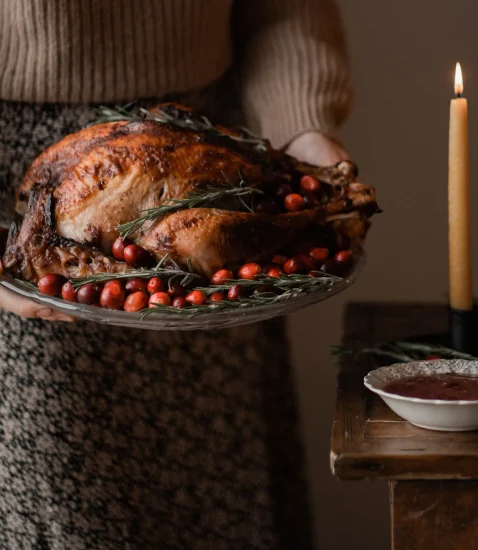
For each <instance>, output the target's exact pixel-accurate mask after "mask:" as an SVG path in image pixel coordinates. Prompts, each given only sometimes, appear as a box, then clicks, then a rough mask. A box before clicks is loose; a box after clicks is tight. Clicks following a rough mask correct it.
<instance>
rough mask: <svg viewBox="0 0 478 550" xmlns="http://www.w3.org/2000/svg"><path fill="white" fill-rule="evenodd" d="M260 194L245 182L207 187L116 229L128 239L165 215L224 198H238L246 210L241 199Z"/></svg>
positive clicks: (258, 190) (173, 200) (145, 213)
mask: <svg viewBox="0 0 478 550" xmlns="http://www.w3.org/2000/svg"><path fill="white" fill-rule="evenodd" d="M252 194H260V195H262V194H263V192H262V191H261V190H260V189H256V188H254V187H247V186H246V185H245V182H244V181H243V180H241V182H240V183H239V185H238V186H234V185H232V184H231V185H230V186H229V187H226V186H222V187H207V188H205V189H203V190H200V191H197V192H195V193H193V194H191V195H189V196H188V197H186V198H184V199H171V200H170V201H169V202H168V203H167V204H162V205H161V206H158V207H156V208H149V209H147V210H142V213H143V215H142V216H140V217H139V218H136V219H135V220H131V221H129V222H127V223H123V224H121V225H119V226H118V227H117V228H116V229H117V230H118V231H119V233H120V235H121V236H122V237H128V236H129V235H131V234H132V233H134V232H135V231H137V230H138V229H140V228H141V227H142V226H143V225H144V224H145V223H146V222H148V221H151V222H153V221H156V220H159V219H161V218H162V217H163V216H165V215H166V214H170V213H171V212H177V211H179V210H187V209H189V208H196V207H198V206H204V205H207V204H211V203H213V202H215V201H217V200H219V199H221V198H224V197H238V198H240V200H241V202H242V204H243V206H244V207H246V208H248V207H247V205H246V203H245V202H244V201H243V199H242V197H243V196H245V195H252Z"/></svg>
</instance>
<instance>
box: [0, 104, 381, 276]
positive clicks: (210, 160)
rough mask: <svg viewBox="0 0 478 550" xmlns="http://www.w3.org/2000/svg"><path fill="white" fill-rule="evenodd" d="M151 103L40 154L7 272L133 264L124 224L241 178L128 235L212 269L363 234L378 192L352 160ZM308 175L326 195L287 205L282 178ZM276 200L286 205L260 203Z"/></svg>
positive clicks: (20, 208) (76, 272)
mask: <svg viewBox="0 0 478 550" xmlns="http://www.w3.org/2000/svg"><path fill="white" fill-rule="evenodd" d="M152 112H153V115H152V116H146V115H144V113H143V116H139V117H131V119H128V120H116V121H113V122H105V123H99V124H96V125H93V126H90V127H88V128H85V129H83V130H81V131H79V132H77V133H75V134H72V135H69V136H67V137H66V138H64V139H63V140H61V141H60V142H58V143H57V144H55V145H53V146H51V147H50V148H48V149H47V150H46V151H44V152H43V153H42V154H41V155H40V156H39V157H38V158H37V159H36V160H35V161H34V162H33V164H32V166H31V167H30V169H29V170H28V172H27V174H26V176H25V179H24V181H23V183H22V185H21V186H20V188H19V190H18V194H17V202H16V212H17V215H18V216H17V217H18V219H17V221H16V222H14V223H13V224H12V226H11V228H10V232H9V237H8V242H7V247H6V251H5V254H4V256H3V263H4V266H5V268H6V270H7V271H8V272H10V273H12V274H13V275H15V276H17V277H20V278H22V279H24V280H27V281H32V282H37V281H38V279H39V278H40V277H41V276H42V275H44V274H46V273H57V274H60V275H63V276H65V277H67V278H69V279H72V278H76V277H79V276H85V275H89V274H96V273H100V272H111V273H115V272H122V271H125V270H127V269H130V268H129V267H128V266H127V264H125V263H124V262H121V261H117V260H115V259H114V257H113V256H112V254H111V248H112V244H113V242H114V241H115V239H116V238H117V237H118V235H119V230H118V227H119V226H121V225H123V224H125V223H127V222H131V221H132V220H135V219H138V218H140V217H141V216H142V214H143V212H144V211H145V210H148V209H152V208H157V207H159V206H161V205H169V204H172V201H175V200H178V199H187V198H188V197H191V196H197V194H198V193H200V192H207V191H208V190H210V189H215V190H216V189H221V188H234V187H238V186H246V187H251V188H253V189H255V190H257V193H251V195H250V196H249V195H248V196H247V197H245V198H244V199H241V200H239V199H238V198H234V197H232V198H231V197H229V198H227V197H226V198H220V199H218V200H217V201H216V202H212V203H211V204H205V205H200V206H198V207H196V208H183V209H179V210H177V211H175V212H171V213H168V214H166V215H163V216H161V217H158V218H157V219H155V220H153V221H150V222H147V223H144V224H143V225H142V226H140V227H138V228H137V230H136V231H134V232H132V233H131V234H130V235H129V236H128V238H129V239H130V240H131V241H132V242H134V243H136V244H139V245H141V246H142V247H144V248H145V249H147V250H148V251H149V252H150V254H151V257H152V258H155V259H156V260H159V259H161V258H163V257H164V256H165V255H166V254H167V255H168V257H169V258H171V259H173V260H175V261H176V262H177V263H178V264H180V265H182V266H186V265H188V266H189V267H190V268H192V269H193V270H194V271H195V272H197V273H199V274H201V275H204V276H209V275H210V274H211V273H213V272H214V271H216V270H217V269H219V268H222V267H226V268H230V269H235V268H237V267H238V266H240V265H241V264H243V263H245V262H247V261H267V260H268V259H269V258H270V257H271V255H272V254H274V253H276V252H279V251H284V250H285V249H290V250H293V249H294V247H295V246H296V245H298V244H300V243H301V242H305V241H307V240H308V239H311V238H315V239H321V238H324V239H325V238H327V239H329V240H330V238H331V236H332V238H333V239H335V242H336V244H337V243H339V244H340V240H345V241H347V246H354V245H359V244H360V242H361V241H362V239H363V238H364V236H365V233H366V230H367V228H368V225H369V222H368V220H369V218H370V216H371V215H372V214H373V213H374V212H375V211H376V210H377V204H376V197H375V191H374V189H373V188H371V187H368V186H366V185H363V184H361V183H359V182H358V181H357V168H356V166H355V164H353V163H352V162H348V161H344V162H341V163H339V164H337V165H336V166H332V167H315V166H310V165H307V164H304V163H300V162H298V161H296V160H295V159H293V158H292V157H290V156H288V155H286V154H285V153H283V152H281V151H277V150H274V149H272V147H271V146H270V144H269V143H268V142H267V141H266V140H259V139H257V138H255V137H251V134H250V133H248V132H246V131H245V130H244V131H243V130H242V129H238V130H235V129H230V128H224V127H222V126H212V125H210V124H209V123H206V122H205V119H204V118H202V117H201V116H200V115H197V114H195V113H194V112H192V111H191V110H190V109H187V108H186V107H182V106H179V105H173V104H165V105H161V106H159V107H158V108H157V109H155V110H153V111H152ZM127 118H128V117H127ZM303 175H313V176H314V177H315V178H317V179H318V180H319V181H320V183H321V195H320V198H319V200H314V201H311V202H309V207H308V208H306V209H304V210H301V211H297V212H288V211H286V210H285V209H284V208H283V206H282V204H283V203H281V200H282V201H283V199H281V200H276V195H277V190H278V188H279V187H280V186H281V185H284V183H287V184H288V185H290V186H291V188H292V189H298V186H299V181H300V178H301V177H302V176H303ZM271 198H273V199H274V200H276V202H277V204H278V208H277V210H276V211H275V212H270V211H269V212H268V211H263V210H261V207H260V204H261V201H265V200H269V201H270V199H271Z"/></svg>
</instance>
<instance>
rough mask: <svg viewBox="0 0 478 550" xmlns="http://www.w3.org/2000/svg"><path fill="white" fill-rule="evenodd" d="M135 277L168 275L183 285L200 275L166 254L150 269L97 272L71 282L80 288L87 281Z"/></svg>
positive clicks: (171, 279)
mask: <svg viewBox="0 0 478 550" xmlns="http://www.w3.org/2000/svg"><path fill="white" fill-rule="evenodd" d="M166 261H167V262H168V264H170V266H165V264H166ZM188 264H189V262H188ZM135 277H139V278H141V279H145V278H147V279H149V278H151V277H169V278H170V279H169V281H170V283H171V282H172V281H176V280H178V279H180V281H179V282H180V283H181V284H182V285H184V286H186V285H188V284H189V283H190V282H192V281H194V280H197V279H200V278H201V276H200V275H197V274H196V273H191V271H184V270H183V269H181V268H180V267H179V266H178V264H177V263H176V262H175V261H174V260H172V259H171V258H169V257H168V255H167V254H166V256H163V257H162V258H161V260H160V261H159V262H158V263H157V264H156V266H155V267H154V268H152V269H146V268H139V269H132V270H131V271H125V272H124V273H98V274H97V275H88V276H86V277H78V278H76V279H72V280H71V283H72V284H73V286H74V288H80V287H81V286H83V285H86V284H88V283H104V282H106V281H113V280H116V279H132V278H135Z"/></svg>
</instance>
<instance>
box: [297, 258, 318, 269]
mask: <svg viewBox="0 0 478 550" xmlns="http://www.w3.org/2000/svg"><path fill="white" fill-rule="evenodd" d="M297 258H299V259H300V260H302V263H303V264H304V265H305V270H306V271H312V269H314V268H315V267H316V266H315V261H314V260H313V259H312V258H311V257H310V256H309V255H308V254H297Z"/></svg>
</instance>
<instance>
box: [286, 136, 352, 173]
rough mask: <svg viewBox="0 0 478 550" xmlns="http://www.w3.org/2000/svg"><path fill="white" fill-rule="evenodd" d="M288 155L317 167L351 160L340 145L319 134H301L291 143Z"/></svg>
mask: <svg viewBox="0 0 478 550" xmlns="http://www.w3.org/2000/svg"><path fill="white" fill-rule="evenodd" d="M287 153H288V154H289V155H291V156H293V157H295V158H297V159H298V160H300V161H303V162H307V163H309V164H314V165H316V166H331V165H333V164H336V163H337V162H339V161H341V160H346V159H348V158H349V156H348V154H347V152H346V151H345V150H344V149H343V147H342V146H341V145H339V143H337V142H336V141H333V140H332V139H330V138H328V137H327V136H324V135H323V134H321V133H319V132H306V133H305V134H301V135H300V136H298V137H297V138H295V139H294V140H293V141H292V142H291V143H290V145H289V147H288V148H287Z"/></svg>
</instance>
